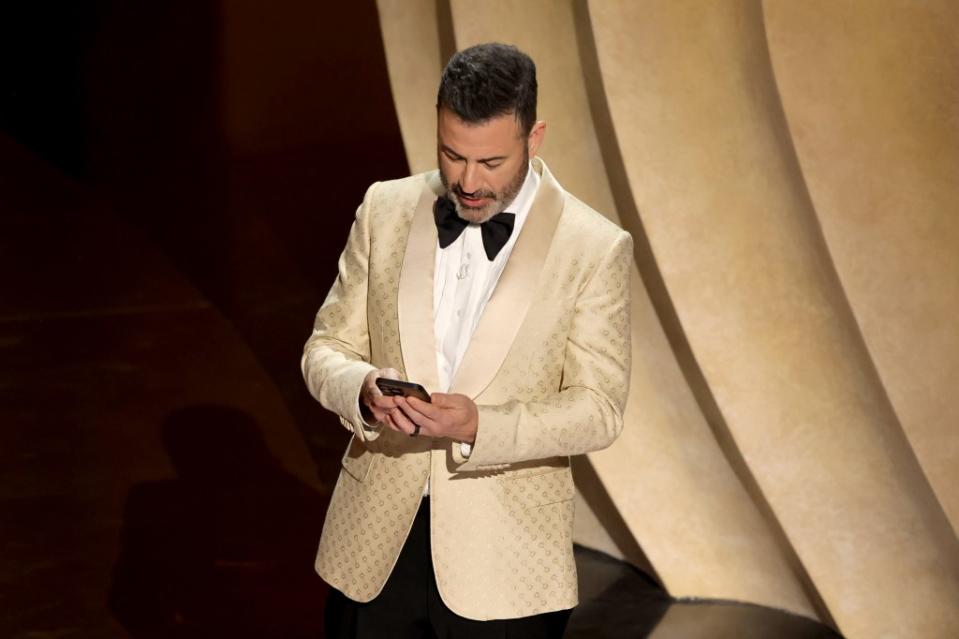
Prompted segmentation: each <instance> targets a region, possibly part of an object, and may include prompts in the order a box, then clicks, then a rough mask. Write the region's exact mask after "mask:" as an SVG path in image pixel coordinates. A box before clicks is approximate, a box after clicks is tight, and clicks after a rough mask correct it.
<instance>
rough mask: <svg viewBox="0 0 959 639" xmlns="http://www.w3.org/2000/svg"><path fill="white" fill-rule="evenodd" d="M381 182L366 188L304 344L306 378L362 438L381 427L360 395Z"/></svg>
mask: <svg viewBox="0 0 959 639" xmlns="http://www.w3.org/2000/svg"><path fill="white" fill-rule="evenodd" d="M376 187H377V184H373V185H372V186H371V187H370V188H369V189H368V190H367V192H366V196H365V197H364V198H363V203H362V204H361V205H360V207H359V209H357V212H356V220H355V221H354V223H353V227H352V228H351V229H350V235H349V239H348V240H347V242H346V248H344V249H343V253H342V254H341V255H340V260H339V264H338V274H337V277H336V281H335V282H333V287H332V288H331V289H330V292H329V293H328V294H327V296H326V300H325V301H324V302H323V305H322V306H321V307H320V310H319V312H317V314H316V319H315V321H314V323H313V333H312V334H311V335H310V337H309V339H308V340H307V341H306V345H305V346H304V348H303V358H302V359H301V360H300V367H301V369H302V371H303V379H304V380H305V381H306V386H307V388H309V390H310V394H312V395H313V397H315V398H316V399H317V400H318V401H319V402H320V404H321V405H322V406H323V407H324V408H326V409H327V410H330V411H332V412H334V413H336V414H337V415H339V416H340V421H341V422H342V423H343V425H344V426H345V427H346V428H347V429H348V430H350V431H352V432H353V433H354V434H355V435H356V436H357V437H358V438H360V439H362V440H364V441H371V440H373V439H375V438H376V437H378V436H379V430H378V429H371V428H369V427H368V426H366V424H365V422H364V421H363V416H362V415H361V414H360V407H359V395H360V389H361V387H362V385H363V380H364V378H365V377H366V375H367V374H368V373H369V372H370V371H372V370H375V368H376V367H375V366H373V365H371V364H370V363H369V362H370V359H371V354H370V335H369V324H368V315H367V287H368V283H369V258H370V219H369V218H370V208H371V206H372V201H373V197H374V193H375V190H376Z"/></svg>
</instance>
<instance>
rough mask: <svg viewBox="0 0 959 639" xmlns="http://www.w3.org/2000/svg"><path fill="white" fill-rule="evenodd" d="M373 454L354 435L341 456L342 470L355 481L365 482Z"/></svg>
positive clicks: (371, 464)
mask: <svg viewBox="0 0 959 639" xmlns="http://www.w3.org/2000/svg"><path fill="white" fill-rule="evenodd" d="M373 457H374V456H373V453H371V452H370V451H369V450H368V449H367V448H366V445H364V444H363V441H362V440H360V439H359V438H358V437H357V436H356V435H353V437H352V438H351V439H350V445H349V446H347V447H346V452H345V453H344V454H343V462H342V463H343V470H345V471H346V473H347V474H348V475H349V476H350V477H352V478H353V479H355V480H357V481H366V478H367V477H369V474H370V468H371V467H372V466H373Z"/></svg>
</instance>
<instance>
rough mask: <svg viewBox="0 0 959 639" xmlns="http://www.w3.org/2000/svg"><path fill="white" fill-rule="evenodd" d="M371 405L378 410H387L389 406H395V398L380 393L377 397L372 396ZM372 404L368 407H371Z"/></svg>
mask: <svg viewBox="0 0 959 639" xmlns="http://www.w3.org/2000/svg"><path fill="white" fill-rule="evenodd" d="M373 406H375V407H376V408H378V409H380V410H389V409H390V408H396V398H395V397H391V396H389V395H380V396H379V397H374V398H373ZM373 406H371V407H370V408H371V409H372V408H373Z"/></svg>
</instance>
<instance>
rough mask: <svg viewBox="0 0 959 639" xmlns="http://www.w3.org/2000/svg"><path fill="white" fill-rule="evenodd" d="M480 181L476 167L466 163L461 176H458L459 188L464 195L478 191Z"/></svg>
mask: <svg viewBox="0 0 959 639" xmlns="http://www.w3.org/2000/svg"><path fill="white" fill-rule="evenodd" d="M479 186H480V180H479V172H478V171H477V168H476V165H475V164H473V163H472V162H467V163H466V168H464V169H463V175H461V176H460V188H461V189H462V190H463V192H464V193H473V192H475V191H478V190H479Z"/></svg>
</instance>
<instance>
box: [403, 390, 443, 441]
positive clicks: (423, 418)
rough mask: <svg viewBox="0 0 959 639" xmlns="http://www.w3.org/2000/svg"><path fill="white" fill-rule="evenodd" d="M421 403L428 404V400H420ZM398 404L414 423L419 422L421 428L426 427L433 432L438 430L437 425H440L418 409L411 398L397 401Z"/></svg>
mask: <svg viewBox="0 0 959 639" xmlns="http://www.w3.org/2000/svg"><path fill="white" fill-rule="evenodd" d="M420 404H426V405H427V406H429V404H427V403H426V402H420ZM397 405H398V407H399V409H400V410H401V411H403V414H404V415H405V416H406V417H407V419H409V420H410V421H411V422H413V423H414V424H419V426H420V428H425V429H427V430H429V431H430V432H431V433H435V432H437V431H438V428H437V426H438V425H439V424H438V423H437V422H436V421H435V420H433V419H432V418H430V417H429V416H427V415H424V414H423V413H422V412H420V411H419V410H417V409H416V408H415V407H414V406H413V404H412V403H411V402H410V399H409V398H406V399H405V401H400V402H397Z"/></svg>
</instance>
